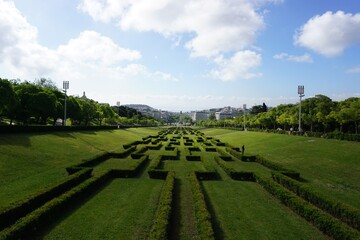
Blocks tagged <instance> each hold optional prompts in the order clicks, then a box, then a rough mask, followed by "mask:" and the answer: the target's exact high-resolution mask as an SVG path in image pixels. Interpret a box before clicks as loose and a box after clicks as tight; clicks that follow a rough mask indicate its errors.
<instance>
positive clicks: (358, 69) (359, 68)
mask: <svg viewBox="0 0 360 240" xmlns="http://www.w3.org/2000/svg"><path fill="white" fill-rule="evenodd" d="M346 72H347V73H360V66H356V67H353V68H350V69H348V70H347V71H346Z"/></svg>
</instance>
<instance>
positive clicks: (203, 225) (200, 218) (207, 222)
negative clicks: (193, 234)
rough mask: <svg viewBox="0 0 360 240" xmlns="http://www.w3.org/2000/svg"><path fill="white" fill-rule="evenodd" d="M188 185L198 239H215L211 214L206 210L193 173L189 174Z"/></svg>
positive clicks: (200, 190)
mask: <svg viewBox="0 0 360 240" xmlns="http://www.w3.org/2000/svg"><path fill="white" fill-rule="evenodd" d="M189 178H190V185H191V191H192V196H193V200H194V207H195V217H196V227H197V230H198V234H199V238H200V239H215V234H214V230H213V228H212V225H211V214H210V212H209V210H208V209H207V206H206V202H205V197H204V194H203V192H202V189H201V186H200V183H199V181H198V179H197V175H196V174H195V173H192V174H190V177H189Z"/></svg>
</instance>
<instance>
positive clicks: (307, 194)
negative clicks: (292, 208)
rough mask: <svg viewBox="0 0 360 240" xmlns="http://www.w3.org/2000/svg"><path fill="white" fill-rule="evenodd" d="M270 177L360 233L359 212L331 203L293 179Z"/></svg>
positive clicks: (278, 175)
mask: <svg viewBox="0 0 360 240" xmlns="http://www.w3.org/2000/svg"><path fill="white" fill-rule="evenodd" d="M271 175H272V178H273V179H274V180H275V181H276V182H278V183H279V184H281V185H282V186H284V187H286V188H287V189H289V190H290V191H292V192H294V193H295V194H296V195H298V196H299V197H301V198H303V199H305V200H306V201H308V202H310V203H312V204H314V205H315V206H317V207H319V208H321V209H322V210H324V211H327V212H328V213H330V214H331V215H333V216H334V217H336V218H338V219H340V220H342V221H343V222H345V223H347V224H348V225H349V226H351V227H353V228H355V229H357V230H359V231H360V211H359V210H358V209H356V208H354V207H352V206H349V205H347V204H344V203H341V202H336V201H332V200H330V199H328V198H326V197H324V196H321V195H320V194H319V193H316V192H315V191H313V190H312V189H311V188H309V187H307V186H304V184H302V183H300V182H298V181H294V180H293V179H291V178H289V177H287V176H284V175H282V174H279V173H277V172H272V174H271Z"/></svg>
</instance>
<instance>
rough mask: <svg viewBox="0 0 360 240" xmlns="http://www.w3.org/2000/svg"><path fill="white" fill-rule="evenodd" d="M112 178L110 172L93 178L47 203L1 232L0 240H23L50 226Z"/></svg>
mask: <svg viewBox="0 0 360 240" xmlns="http://www.w3.org/2000/svg"><path fill="white" fill-rule="evenodd" d="M110 178H111V176H110V172H109V171H108V172H104V173H103V174H101V175H98V176H96V177H92V178H90V179H88V180H87V181H85V182H83V183H82V184H80V185H78V186H77V187H75V188H72V189H71V190H69V191H67V192H66V193H64V194H62V195H60V196H59V197H56V198H54V199H52V200H51V201H49V202H47V203H46V204H44V205H43V206H41V207H40V208H38V209H36V210H35V211H33V212H31V213H30V214H28V215H26V216H25V217H23V218H21V219H20V220H18V221H17V222H16V223H15V224H14V225H12V226H10V227H8V228H6V229H4V230H3V231H1V232H0V239H1V240H2V239H23V238H25V237H29V236H31V235H32V234H34V233H35V232H36V231H39V230H40V229H41V228H45V227H46V226H48V225H49V224H50V223H51V222H52V221H54V219H56V217H58V216H60V215H61V214H63V213H64V211H66V209H67V208H68V207H70V206H71V205H73V204H74V203H77V202H78V201H79V200H81V199H82V198H84V197H86V196H88V195H89V194H91V193H92V192H93V191H95V190H96V189H98V188H99V187H100V186H102V185H103V184H105V183H106V182H107V181H108V180H109V179H110Z"/></svg>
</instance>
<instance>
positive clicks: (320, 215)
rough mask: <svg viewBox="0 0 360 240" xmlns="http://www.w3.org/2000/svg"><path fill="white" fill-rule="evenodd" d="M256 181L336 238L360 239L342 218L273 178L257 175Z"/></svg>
mask: <svg viewBox="0 0 360 240" xmlns="http://www.w3.org/2000/svg"><path fill="white" fill-rule="evenodd" d="M255 178H256V181H257V182H258V183H259V184H260V185H261V186H262V187H263V188H264V189H265V190H267V191H268V192H269V193H271V194H272V195H274V196H275V197H276V198H278V199H279V200H280V201H281V203H283V204H284V205H286V206H288V207H289V208H291V209H292V210H293V211H294V212H296V213H297V214H299V215H300V216H302V217H303V218H305V219H306V220H307V221H309V222H311V223H312V224H313V225H314V226H315V227H317V228H318V229H319V230H321V231H322V232H323V233H325V234H326V235H328V236H330V237H332V238H334V239H339V240H340V239H341V240H343V239H360V233H359V232H358V231H356V230H355V229H353V228H351V227H349V226H348V225H346V224H344V223H343V222H341V221H340V220H338V219H336V218H334V217H332V216H331V215H329V214H327V213H325V212H323V211H322V210H320V209H318V208H316V207H315V206H313V205H312V204H310V203H308V202H306V201H305V200H303V199H301V198H299V197H298V196H296V195H295V194H294V193H291V192H290V191H288V190H286V189H285V188H283V187H282V186H280V185H279V184H277V183H275V182H274V181H273V180H271V179H267V178H264V177H260V176H258V175H255Z"/></svg>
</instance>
